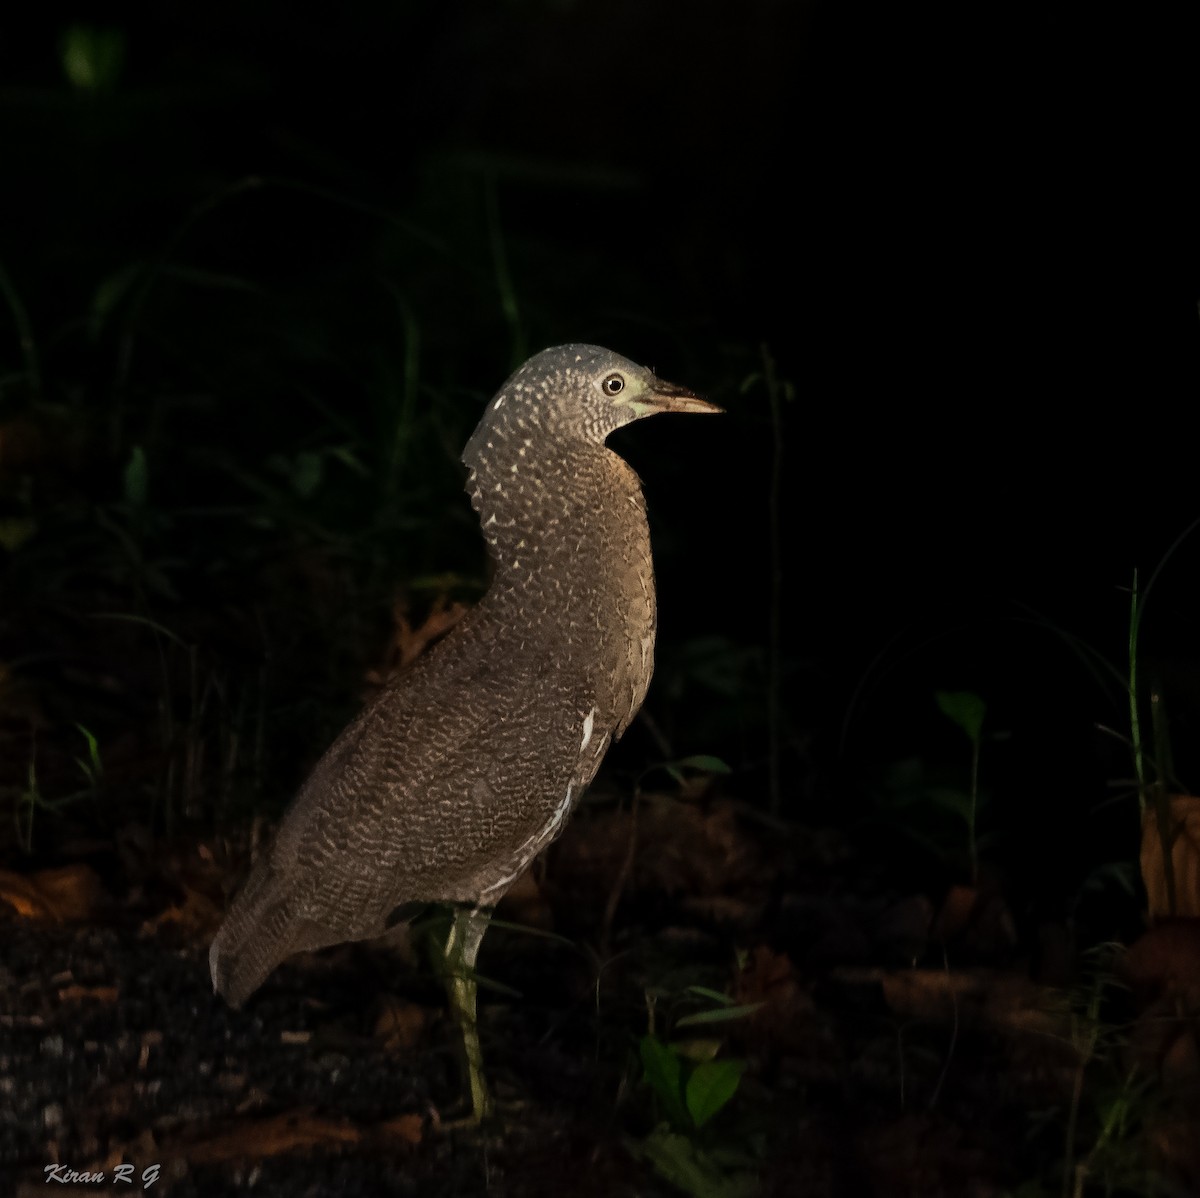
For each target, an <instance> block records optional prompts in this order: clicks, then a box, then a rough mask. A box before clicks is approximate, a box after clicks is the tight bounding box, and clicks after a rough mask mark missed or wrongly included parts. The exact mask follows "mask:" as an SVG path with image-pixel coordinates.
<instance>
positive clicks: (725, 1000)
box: [687, 986, 733, 1007]
mask: <svg viewBox="0 0 1200 1198" xmlns="http://www.w3.org/2000/svg"><path fill="white" fill-rule="evenodd" d="M687 993H688V994H698V995H699V996H700V997H701V998H708V999H711V1000H712V1001H713V1002H716V1003H720V1004H721V1006H723V1007H732V1006H733V999H732V998H730V997H729V995H728V994H722V993H721V991H720V990H713V989H711V988H710V987H708V986H689V987H688V988H687Z"/></svg>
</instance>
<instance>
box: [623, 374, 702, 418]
mask: <svg viewBox="0 0 1200 1198" xmlns="http://www.w3.org/2000/svg"><path fill="white" fill-rule="evenodd" d="M613 402H614V403H618V404H622V403H623V404H628V405H629V406H630V407H631V408H633V410H634V411H635V412H636V413H637V415H639V416H651V415H653V414H654V413H656V412H710V413H711V412H723V411H724V410H725V409H724V408H718V407H717V405H716V404H715V403H709V402H708V400H706V399H701V398H700V396H698V395H695V394H693V393H692V392H691V391H689V390H688V389H687V388H686V387H680V386H679V385H678V384H677V383H668V382H666V381H665V380H664V379H655V380H654V385H653V386H652V387H651V388H650V389H649V390H648V391H643V392H641V393H640V394H639V395H638V396H637V398H636V399H635V398H633V397H630V398H628V399H626V398H625V397H624V396H622V397H621V398H620V399H617V400H614V401H613Z"/></svg>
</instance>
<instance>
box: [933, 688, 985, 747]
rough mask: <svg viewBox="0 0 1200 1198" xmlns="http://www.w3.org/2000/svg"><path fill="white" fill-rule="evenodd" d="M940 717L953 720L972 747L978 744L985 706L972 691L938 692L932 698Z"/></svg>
mask: <svg viewBox="0 0 1200 1198" xmlns="http://www.w3.org/2000/svg"><path fill="white" fill-rule="evenodd" d="M934 697H935V698H936V699H937V705H938V709H939V710H940V711H941V713H942V715H944V716H946V717H947V718H948V719H951V720H953V721H954V722H955V723H956V724H957V725H958V726H959V727H960V728H961V729H962V730H963V731H964V732H965V733H966V734H967V739H968V740H970V742H971V743H972V744H973V745H977V744H978V743H979V737H980V734H981V732H982V730H983V717H984V715H985V714H986V712H987V704H986V703H984V701H983V700H982V699H981V698H980V697H979V696H978V695H977V694H975V692H974V691H938V692H937V694H936V695H935V696H934Z"/></svg>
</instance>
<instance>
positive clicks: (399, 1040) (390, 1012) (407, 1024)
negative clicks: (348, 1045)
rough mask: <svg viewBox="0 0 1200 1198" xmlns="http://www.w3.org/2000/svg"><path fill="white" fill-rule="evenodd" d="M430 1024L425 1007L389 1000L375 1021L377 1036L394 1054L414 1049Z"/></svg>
mask: <svg viewBox="0 0 1200 1198" xmlns="http://www.w3.org/2000/svg"><path fill="white" fill-rule="evenodd" d="M428 1022H429V1014H428V1012H427V1011H426V1010H425V1008H424V1007H422V1006H419V1005H418V1004H417V1003H411V1002H400V1001H399V1000H398V999H393V998H387V999H385V1000H384V1002H383V1006H382V1009H381V1010H380V1012H379V1017H378V1019H376V1020H375V1035H376V1037H377V1038H378V1039H380V1040H382V1041H383V1043H384V1047H385V1048H388V1049H389V1050H391V1051H393V1052H395V1051H397V1050H400V1049H406V1048H412V1047H413V1046H414V1045H416V1044H417V1043H419V1042H420V1039H421V1036H422V1034H423V1033H424V1031H425V1025H426V1024H427V1023H428Z"/></svg>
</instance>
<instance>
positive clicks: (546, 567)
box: [467, 437, 649, 601]
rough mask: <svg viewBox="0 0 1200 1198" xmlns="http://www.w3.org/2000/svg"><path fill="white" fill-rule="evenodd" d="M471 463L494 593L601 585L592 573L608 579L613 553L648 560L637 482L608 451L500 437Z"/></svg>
mask: <svg viewBox="0 0 1200 1198" xmlns="http://www.w3.org/2000/svg"><path fill="white" fill-rule="evenodd" d="M469 464H470V465H471V473H470V476H469V477H468V479H467V492H468V494H469V495H470V497H471V504H472V506H473V507H474V508H475V510H476V511H477V512H478V513H479V521H480V525H481V527H482V531H483V535H484V538H485V539H486V541H487V544H488V551H489V553H490V554H491V557H492V559H493V561H494V562H495V565H496V574H495V578H494V580H493V590H505V589H513V588H518V589H520V590H528V589H530V588H534V589H544V588H546V587H549V588H552V589H555V590H559V589H561V587H562V586H563V585H564V583H563V580H564V579H569V580H571V585H572V589H578V588H579V587H581V586H585V587H586V586H589V585H592V586H602V585H603V582H602V580H601V579H599V578H597V577H595V574H592V573H589V570H590V569H591V567H592V566H594V567H595V569H596V571H597V572H600V573H609V572H611V570H612V567H613V557H614V554H619V555H620V556H621V557H628V556H629V555H631V554H632V555H636V556H637V557H638V558H639V560H640V558H641V557H642V556H645V555H648V552H649V533H648V531H647V529H646V520H645V503H644V500H643V498H642V490H641V485H640V484H639V482H638V477H637V475H636V474H635V473H634V471H633V470H632V468H631V467H630V466H629V465H628V464H627V463H626V462H625V461H623V460H622V459H621V458H620V457H618V456H617V455H616V454H615V453H613V452H612V451H611V450H609V449H606V448H605V447H604V446H603V445H593V444H589V443H586V442H585V443H577V442H560V441H550V440H546V439H539V440H537V441H536V442H534V441H533V440H532V438H525V437H506V438H498V437H497V438H493V439H492V441H491V444H490V445H486V446H485V447H484V451H483V452H482V453H481V454H479V455H477V456H476V458H475V459H474V461H473V462H471V463H469ZM562 598H563V600H564V601H565V600H566V599H567V598H568V596H567V595H563V596H562Z"/></svg>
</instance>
